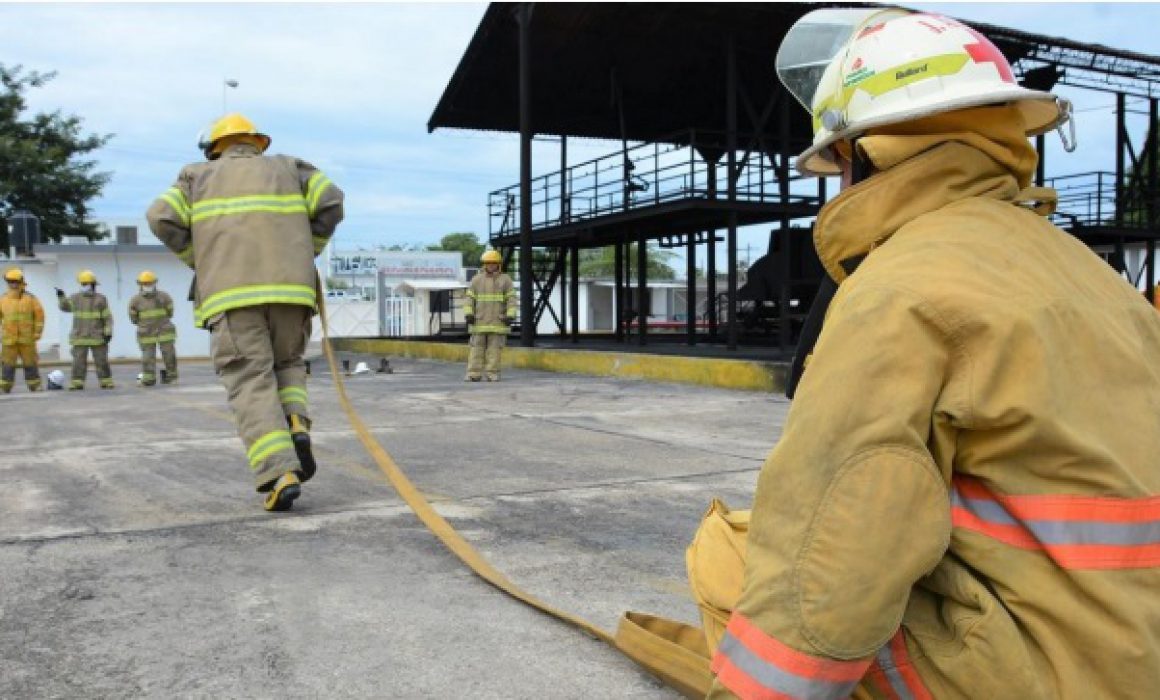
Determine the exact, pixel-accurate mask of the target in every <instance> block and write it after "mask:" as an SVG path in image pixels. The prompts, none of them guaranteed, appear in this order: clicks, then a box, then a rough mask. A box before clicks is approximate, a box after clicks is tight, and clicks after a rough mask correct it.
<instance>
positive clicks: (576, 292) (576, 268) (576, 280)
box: [568, 244, 591, 343]
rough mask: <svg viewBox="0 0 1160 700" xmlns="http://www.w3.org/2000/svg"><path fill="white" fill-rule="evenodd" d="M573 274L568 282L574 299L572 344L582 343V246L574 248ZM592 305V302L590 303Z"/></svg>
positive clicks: (571, 261) (572, 256) (577, 245)
mask: <svg viewBox="0 0 1160 700" xmlns="http://www.w3.org/2000/svg"><path fill="white" fill-rule="evenodd" d="M569 262H570V263H571V264H572V274H571V275H570V277H569V280H568V282H569V283H570V285H571V289H570V290H569V291H570V292H571V295H570V296H571V297H572V342H573V343H579V342H580V245H579V244H576V245H574V246H572V253H571V259H570V260H569ZM589 303H591V302H589Z"/></svg>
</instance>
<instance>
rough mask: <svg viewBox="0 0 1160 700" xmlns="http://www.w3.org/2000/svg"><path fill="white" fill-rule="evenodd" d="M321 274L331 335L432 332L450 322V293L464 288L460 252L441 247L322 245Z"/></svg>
mask: <svg viewBox="0 0 1160 700" xmlns="http://www.w3.org/2000/svg"><path fill="white" fill-rule="evenodd" d="M325 278H326V281H327V284H328V285H329V286H331V287H335V288H328V289H327V294H326V297H327V298H326V301H327V310H328V316H329V318H330V331H331V333H333V334H334V335H336V336H392V337H406V336H426V335H436V334H438V333H439V332H440V331H441V330H443V329H444V328H445V327H446V324H448V323H451V322H452V317H453V315H454V314H453V312H452V311H451V309H452V308H453V306H454V307H458V303H455V304H452V302H451V299H452V295H453V294H457V293H458V292H459V290H463V289H465V288H466V287H467V281H466V271H465V270H464V268H463V254H462V253H458V252H447V251H394V250H377V251H365V250H360V251H343V250H330V249H328V255H327V260H326V264H325ZM336 283H338V284H336ZM339 284H341V285H342V288H337V287H338V286H339ZM462 320H463V319H462V316H460V318H459V321H460V322H462ZM315 337H316V338H317V337H318V333H317V332H316V333H315Z"/></svg>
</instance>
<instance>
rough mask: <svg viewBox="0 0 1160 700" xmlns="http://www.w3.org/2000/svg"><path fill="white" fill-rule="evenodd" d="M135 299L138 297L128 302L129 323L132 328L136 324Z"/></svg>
mask: <svg viewBox="0 0 1160 700" xmlns="http://www.w3.org/2000/svg"><path fill="white" fill-rule="evenodd" d="M137 299H138V297H136V296H134V297H133V298H132V299H130V300H129V323H132V324H133V325H134V326H136V325H137V322H138V311H137Z"/></svg>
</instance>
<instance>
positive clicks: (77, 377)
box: [69, 343, 113, 389]
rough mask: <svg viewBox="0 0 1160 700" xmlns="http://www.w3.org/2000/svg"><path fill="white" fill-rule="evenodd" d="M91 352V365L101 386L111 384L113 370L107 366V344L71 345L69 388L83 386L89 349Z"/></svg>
mask: <svg viewBox="0 0 1160 700" xmlns="http://www.w3.org/2000/svg"><path fill="white" fill-rule="evenodd" d="M90 350H91V351H92V352H93V365H94V366H95V367H96V370H97V379H98V380H100V383H101V386H102V387H111V386H113V370H112V369H110V368H109V346H108V345H106V344H105V343H101V344H100V345H75V344H74V345H73V346H72V356H73V363H72V383H71V384H69V388H70V389H84V388H85V374H86V373H88V371H89V351H90Z"/></svg>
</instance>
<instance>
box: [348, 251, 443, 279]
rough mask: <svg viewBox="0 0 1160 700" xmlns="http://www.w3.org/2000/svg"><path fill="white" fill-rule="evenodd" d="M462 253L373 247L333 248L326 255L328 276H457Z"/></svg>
mask: <svg viewBox="0 0 1160 700" xmlns="http://www.w3.org/2000/svg"><path fill="white" fill-rule="evenodd" d="M462 269H463V255H462V254H461V253H457V252H433V251H432V252H426V251H422V252H402V251H376V252H365V251H360V252H357V253H341V252H335V253H332V254H331V256H330V274H331V275H332V276H335V277H338V276H344V275H345V276H350V275H375V274H377V275H379V276H381V277H394V278H399V279H422V278H443V279H460V277H461V274H462Z"/></svg>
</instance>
